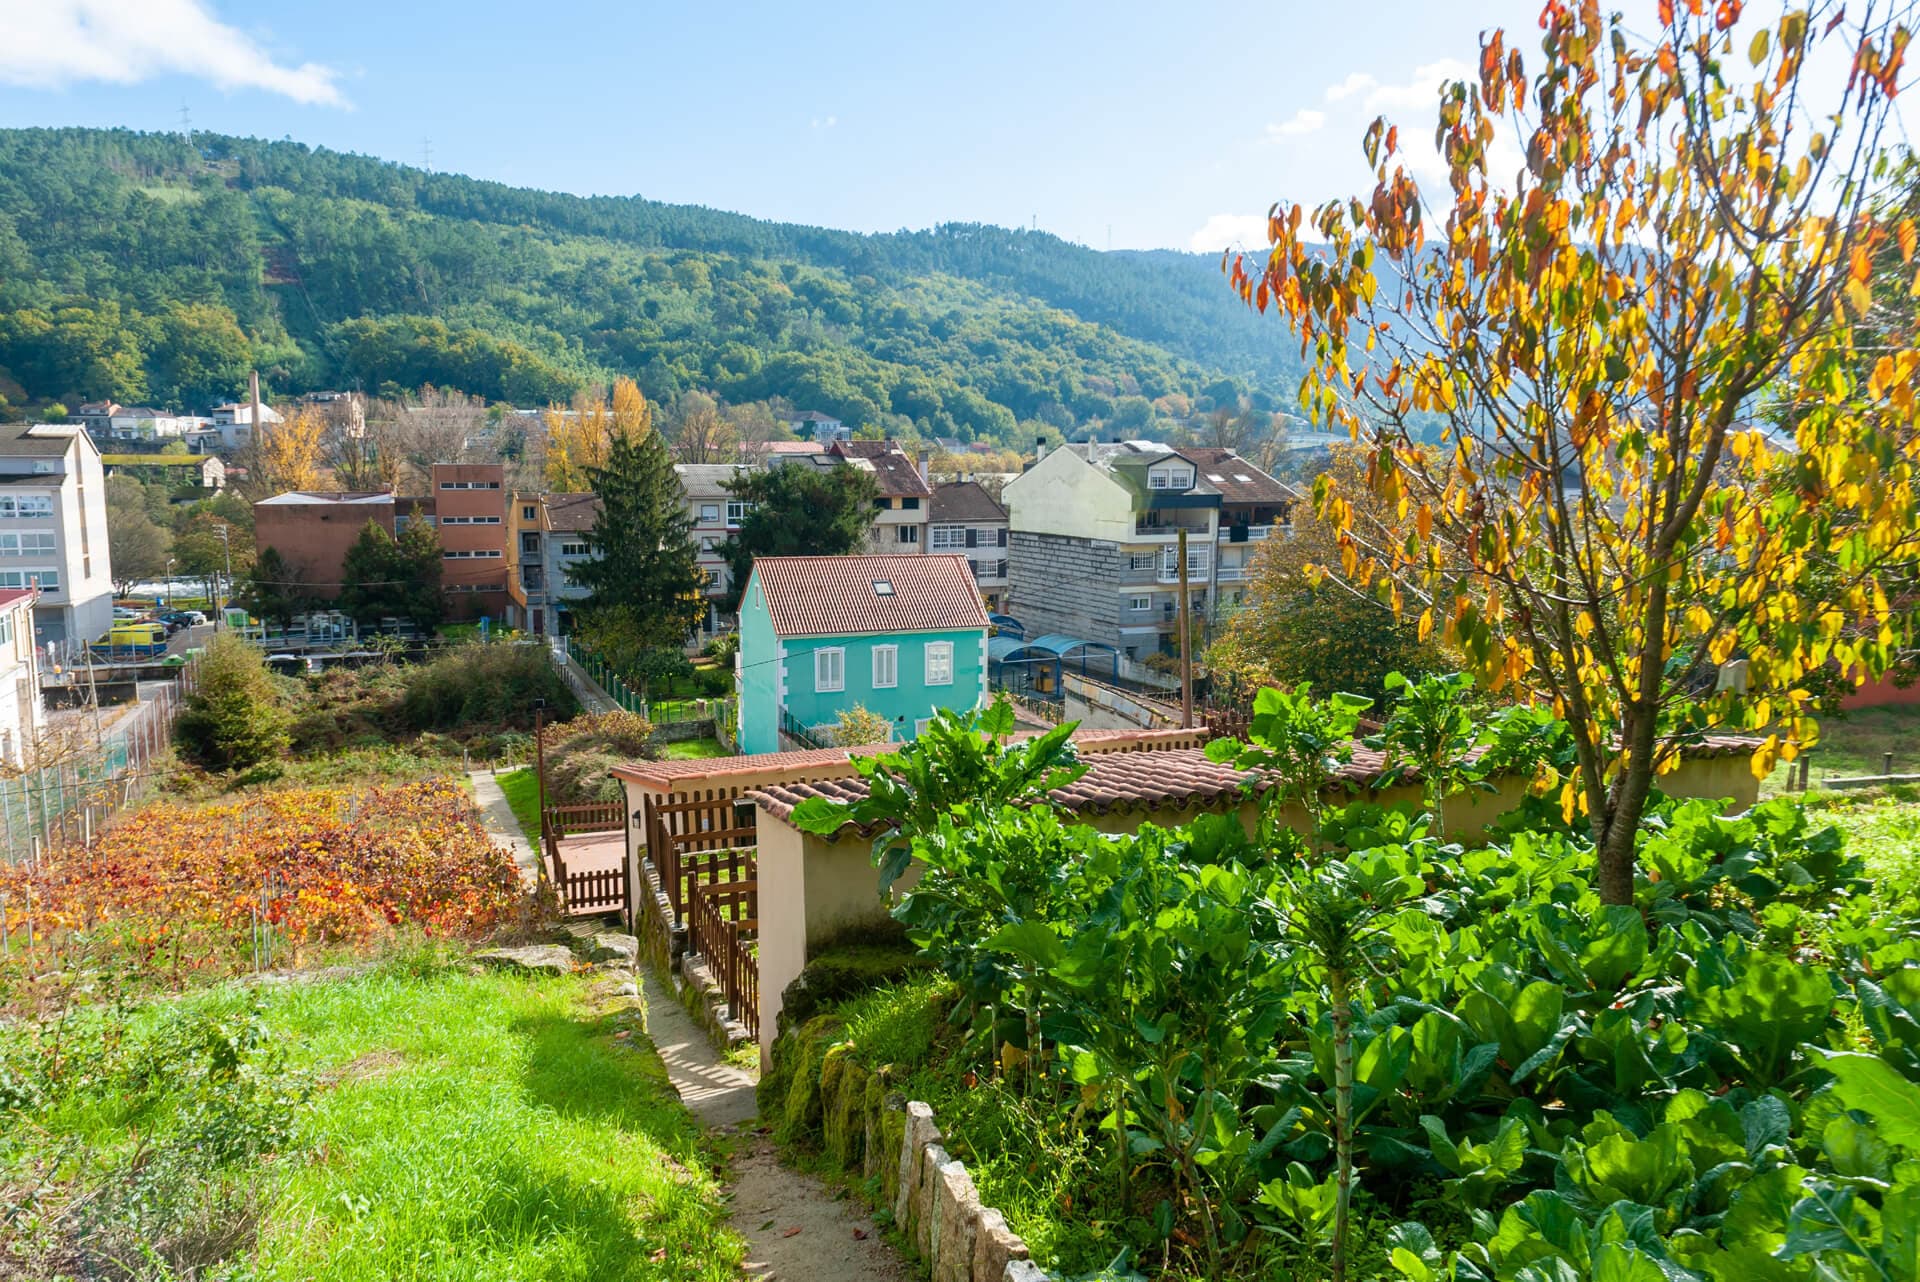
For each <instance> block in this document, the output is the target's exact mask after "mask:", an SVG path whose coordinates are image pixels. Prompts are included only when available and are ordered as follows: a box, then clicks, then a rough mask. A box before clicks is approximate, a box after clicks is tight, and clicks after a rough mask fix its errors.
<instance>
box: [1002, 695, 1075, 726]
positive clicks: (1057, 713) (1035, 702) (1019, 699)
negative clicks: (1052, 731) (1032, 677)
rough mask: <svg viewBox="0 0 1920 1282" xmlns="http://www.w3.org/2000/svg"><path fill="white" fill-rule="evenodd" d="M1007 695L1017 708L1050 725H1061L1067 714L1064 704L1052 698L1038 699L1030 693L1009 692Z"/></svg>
mask: <svg viewBox="0 0 1920 1282" xmlns="http://www.w3.org/2000/svg"><path fill="white" fill-rule="evenodd" d="M1007 697H1008V698H1009V699H1011V700H1012V701H1013V706H1014V707H1015V708H1017V709H1019V710H1020V711H1021V712H1024V713H1026V714H1027V715H1028V716H1030V717H1032V718H1033V719H1034V720H1035V721H1043V722H1045V723H1046V724H1047V725H1050V726H1057V725H1059V724H1060V722H1061V720H1062V718H1063V717H1064V716H1065V709H1064V706H1063V705H1062V704H1060V703H1058V702H1055V701H1054V700H1052V699H1036V698H1034V697H1033V696H1032V695H1029V694H1008V695H1007Z"/></svg>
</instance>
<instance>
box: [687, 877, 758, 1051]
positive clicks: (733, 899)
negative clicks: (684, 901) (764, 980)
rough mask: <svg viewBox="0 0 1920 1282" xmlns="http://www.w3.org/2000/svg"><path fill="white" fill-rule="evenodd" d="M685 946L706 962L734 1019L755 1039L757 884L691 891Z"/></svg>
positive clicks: (730, 883)
mask: <svg viewBox="0 0 1920 1282" xmlns="http://www.w3.org/2000/svg"><path fill="white" fill-rule="evenodd" d="M692 905H693V912H692V915H691V917H690V918H689V920H688V923H687V943H688V946H689V947H690V948H691V949H692V951H693V952H694V953H696V954H698V955H699V956H700V957H701V958H702V959H703V960H705V962H706V963H707V969H708V970H709V971H710V972H711V973H712V975H713V978H714V982H715V983H717V984H719V985H720V991H721V993H722V994H723V995H724V996H725V997H726V999H727V1009H728V1010H729V1011H730V1012H732V1014H733V1018H734V1019H735V1020H736V1021H738V1022H739V1023H740V1024H741V1025H743V1026H744V1027H745V1028H746V1030H747V1031H748V1032H749V1033H750V1034H752V1035H753V1036H754V1037H758V1036H760V957H759V951H758V942H757V941H758V940H759V937H760V884H759V883H758V882H756V881H724V882H709V883H707V884H705V885H702V886H696V887H695V888H694V890H693V899H692Z"/></svg>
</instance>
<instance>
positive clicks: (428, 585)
mask: <svg viewBox="0 0 1920 1282" xmlns="http://www.w3.org/2000/svg"><path fill="white" fill-rule="evenodd" d="M393 559H394V570H395V575H394V577H395V578H397V579H398V580H399V581H400V584H401V587H400V611H399V613H400V614H401V615H402V616H403V617H405V618H408V619H412V620H413V624H414V626H415V627H417V628H419V629H420V630H421V631H422V632H431V631H433V630H434V629H435V628H437V627H439V626H440V620H441V619H443V618H445V617H446V613H447V599H446V597H445V596H444V595H443V594H442V593H441V591H440V575H441V573H442V572H443V571H444V570H445V569H446V561H445V558H444V557H443V556H442V549H441V547H440V534H439V531H437V530H436V529H434V527H433V526H431V525H428V524H427V523H426V522H425V521H418V520H416V521H411V522H409V523H408V524H407V528H406V529H405V530H404V531H402V532H401V534H400V538H399V540H398V542H397V543H396V544H395V546H394V555H393Z"/></svg>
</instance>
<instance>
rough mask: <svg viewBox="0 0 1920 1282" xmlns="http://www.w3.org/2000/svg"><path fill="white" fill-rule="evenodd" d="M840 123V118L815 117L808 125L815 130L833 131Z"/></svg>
mask: <svg viewBox="0 0 1920 1282" xmlns="http://www.w3.org/2000/svg"><path fill="white" fill-rule="evenodd" d="M839 123H840V117H838V116H815V117H814V118H813V119H812V120H811V121H809V122H808V125H809V127H810V128H814V129H831V128H833V127H834V126H835V125H837V124H839Z"/></svg>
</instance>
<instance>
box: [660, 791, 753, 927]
mask: <svg viewBox="0 0 1920 1282" xmlns="http://www.w3.org/2000/svg"><path fill="white" fill-rule="evenodd" d="M646 822H647V858H648V860H649V861H650V862H651V863H652V864H653V867H654V870H655V871H656V872H657V873H659V875H660V888H661V889H662V890H664V891H665V892H666V895H667V902H668V904H670V905H671V906H672V908H673V915H674V919H675V920H677V921H683V920H685V919H686V915H687V906H688V904H689V903H690V902H691V901H692V897H693V892H694V890H695V889H697V888H698V887H700V886H702V885H707V884H712V883H714V882H719V881H739V880H742V879H743V878H748V879H750V878H752V877H753V876H754V874H755V869H756V867H757V860H756V859H755V855H754V848H753V845H752V841H753V838H754V826H753V824H752V822H750V821H749V822H747V823H744V824H743V823H741V822H740V821H739V819H738V817H737V812H736V811H735V809H734V802H733V798H731V797H719V798H701V799H698V800H693V801H668V802H655V801H652V800H649V801H648V802H647V809H646Z"/></svg>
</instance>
